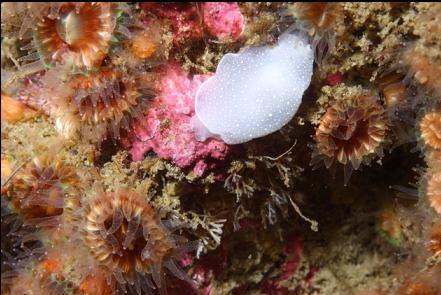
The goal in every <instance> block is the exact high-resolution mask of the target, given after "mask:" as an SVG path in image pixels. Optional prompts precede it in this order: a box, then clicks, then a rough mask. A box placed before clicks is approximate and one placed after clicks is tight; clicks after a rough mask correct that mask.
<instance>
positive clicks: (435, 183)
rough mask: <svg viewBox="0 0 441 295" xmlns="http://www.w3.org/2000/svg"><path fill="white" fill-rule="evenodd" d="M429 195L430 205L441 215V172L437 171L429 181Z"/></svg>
mask: <svg viewBox="0 0 441 295" xmlns="http://www.w3.org/2000/svg"><path fill="white" fill-rule="evenodd" d="M427 197H428V199H429V203H430V206H432V208H433V209H434V210H435V211H436V212H437V213H438V214H440V215H441V172H436V173H434V174H433V175H431V176H430V177H429V180H428V181H427Z"/></svg>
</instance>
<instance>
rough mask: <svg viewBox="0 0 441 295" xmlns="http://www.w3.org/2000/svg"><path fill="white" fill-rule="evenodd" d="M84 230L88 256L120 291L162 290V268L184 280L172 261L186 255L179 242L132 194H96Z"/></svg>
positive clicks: (117, 192) (146, 206)
mask: <svg viewBox="0 0 441 295" xmlns="http://www.w3.org/2000/svg"><path fill="white" fill-rule="evenodd" d="M84 229H85V233H84V234H85V239H84V240H85V244H86V246H87V247H88V248H89V250H90V253H91V254H92V256H93V257H95V259H96V261H97V262H98V264H100V265H101V266H102V267H103V268H105V269H108V270H109V272H110V273H111V274H112V276H113V277H114V278H115V279H116V280H117V281H118V283H119V285H120V287H121V288H123V289H125V288H126V283H129V285H128V287H129V288H134V291H135V292H137V293H138V294H140V293H141V290H145V289H147V290H149V289H155V288H160V289H161V286H163V285H164V282H163V269H162V267H163V266H165V267H166V268H168V269H169V270H170V271H171V272H172V273H173V274H174V275H176V276H177V277H179V278H180V279H184V278H187V277H186V274H185V273H184V272H183V271H182V270H180V269H179V267H178V266H177V265H176V264H175V263H174V262H173V259H177V258H179V256H180V255H182V254H183V253H184V252H186V251H183V249H184V248H185V247H184V248H182V247H180V245H179V243H180V242H182V241H178V240H176V239H175V236H172V235H171V234H170V231H169V230H168V229H167V228H166V227H165V226H164V225H163V224H162V223H161V221H160V219H159V218H158V216H157V215H156V212H155V210H154V209H153V208H152V207H151V206H150V204H149V203H148V202H147V201H146V200H145V199H144V198H142V197H141V196H139V195H138V194H137V193H136V192H134V191H131V190H127V189H119V190H118V191H116V192H110V193H100V194H99V195H97V196H96V197H95V198H94V199H93V200H92V201H91V202H90V204H89V206H88V207H87V208H86V212H85V225H84ZM184 240H185V239H184ZM151 278H152V279H153V281H154V283H155V285H156V287H155V285H154V284H153V282H152V281H151Z"/></svg>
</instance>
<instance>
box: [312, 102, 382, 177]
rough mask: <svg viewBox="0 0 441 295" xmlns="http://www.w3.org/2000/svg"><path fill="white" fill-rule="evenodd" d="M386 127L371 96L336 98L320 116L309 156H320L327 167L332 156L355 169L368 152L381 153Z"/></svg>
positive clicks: (333, 158)
mask: <svg viewBox="0 0 441 295" xmlns="http://www.w3.org/2000/svg"><path fill="white" fill-rule="evenodd" d="M387 129H388V124H387V119H386V116H385V112H384V109H383V107H382V106H381V105H380V104H379V103H378V101H377V100H376V99H375V98H374V97H372V96H369V95H365V94H363V95H358V96H353V97H349V98H345V99H341V100H337V101H336V102H335V103H334V104H333V105H331V106H330V107H329V108H328V109H327V111H326V113H325V114H324V115H323V117H322V118H321V121H320V125H319V127H318V128H317V130H316V133H315V141H316V150H315V151H314V154H313V157H317V158H318V160H321V159H324V162H325V165H326V167H328V168H329V167H330V166H331V165H332V163H333V162H334V161H335V160H336V161H337V162H339V163H341V164H343V165H345V167H346V168H353V169H355V170H357V169H358V168H359V167H360V164H361V163H362V162H363V160H365V159H367V157H368V156H371V155H374V154H378V155H380V156H381V155H382V143H383V142H384V140H385V136H386V131H387ZM315 162H318V161H317V159H316V160H314V161H313V164H314V163H315ZM345 178H346V177H345ZM345 182H346V181H345Z"/></svg>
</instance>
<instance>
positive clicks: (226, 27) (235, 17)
mask: <svg viewBox="0 0 441 295" xmlns="http://www.w3.org/2000/svg"><path fill="white" fill-rule="evenodd" d="M202 7H203V8H202V9H203V14H204V24H205V26H206V28H207V30H208V32H209V33H210V34H212V35H213V36H216V37H217V38H218V39H233V40H237V39H238V38H239V36H240V35H241V34H242V32H243V30H244V17H243V15H242V13H241V12H240V9H239V5H238V4H237V2H205V3H204V4H203V6H202Z"/></svg>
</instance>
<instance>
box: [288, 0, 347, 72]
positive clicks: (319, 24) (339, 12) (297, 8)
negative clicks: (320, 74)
mask: <svg viewBox="0 0 441 295" xmlns="http://www.w3.org/2000/svg"><path fill="white" fill-rule="evenodd" d="M288 14H292V15H293V16H294V17H295V18H297V19H299V20H300V22H299V25H298V26H299V27H300V28H301V29H303V30H304V31H306V32H307V33H308V35H309V36H311V38H312V46H313V49H314V51H315V52H316V56H315V60H316V61H317V62H318V63H321V61H322V60H323V58H324V57H325V55H326V53H327V52H330V51H332V50H334V47H335V34H336V32H337V31H338V29H337V27H338V24H339V22H341V20H342V19H343V6H342V4H341V3H332V2H310V3H301V2H298V3H295V4H293V5H292V6H291V7H290V8H289V9H288Z"/></svg>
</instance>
